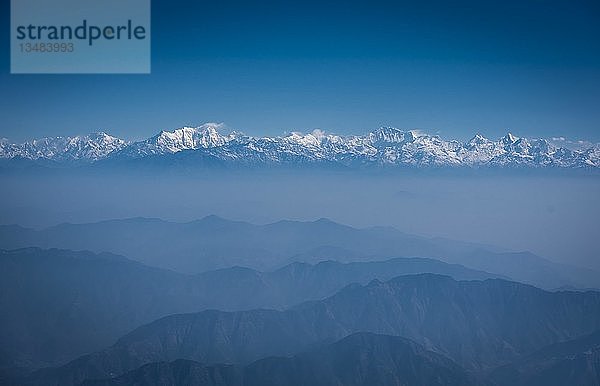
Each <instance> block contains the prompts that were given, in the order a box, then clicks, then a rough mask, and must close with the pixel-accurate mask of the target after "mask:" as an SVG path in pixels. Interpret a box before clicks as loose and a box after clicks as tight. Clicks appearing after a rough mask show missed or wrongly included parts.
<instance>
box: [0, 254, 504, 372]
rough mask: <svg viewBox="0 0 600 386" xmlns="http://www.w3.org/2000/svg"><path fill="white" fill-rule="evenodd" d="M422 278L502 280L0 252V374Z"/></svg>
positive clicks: (419, 269) (418, 264)
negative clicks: (193, 317)
mask: <svg viewBox="0 0 600 386" xmlns="http://www.w3.org/2000/svg"><path fill="white" fill-rule="evenodd" d="M425 272H429V273H438V274H443V275H449V276H452V277H454V278H456V279H467V280H471V279H486V278H497V277H498V276H497V275H492V274H488V273H485V272H481V271H475V270H471V269H468V268H465V267H463V266H460V265H456V264H447V263H443V262H441V261H436V260H432V259H422V258H412V259H402V258H398V259H393V260H387V261H380V262H365V263H348V264H341V263H337V262H333V261H328V262H321V263H319V264H316V265H310V264H305V263H292V264H289V265H287V266H285V267H283V268H280V269H278V270H275V271H271V272H259V271H255V270H252V269H248V268H241V267H231V268H225V269H220V270H217V271H209V272H204V273H202V274H199V275H184V274H180V273H176V272H173V271H169V270H164V269H159V268H153V267H148V266H145V265H142V264H140V263H136V262H134V261H131V260H128V259H126V258H123V257H120V256H116V255H111V254H107V253H103V254H98V255H97V254H93V253H90V252H74V251H68V250H58V249H52V250H43V249H38V248H25V249H20V250H14V251H2V250H0V294H2V296H0V309H2V310H5V312H2V313H0V341H1V342H2V345H1V346H0V369H1V368H2V367H16V366H17V367H27V368H35V367H39V366H48V365H56V364H59V363H63V362H66V361H68V360H71V359H73V358H75V357H77V356H80V355H82V354H84V353H87V352H90V351H95V350H99V349H101V348H103V347H105V346H107V345H109V344H112V343H113V342H114V341H115V340H116V339H117V338H118V337H119V336H121V335H123V334H125V333H126V332H128V331H130V330H131V329H133V328H135V327H138V326H139V325H141V324H144V323H149V322H151V321H153V320H155V319H157V318H160V317H163V316H167V315H170V314H175V313H182V312H197V311H201V310H206V309H220V310H230V311H237V310H248V309H252V308H277V309H283V308H285V307H289V306H293V305H296V304H299V303H301V302H304V301H307V300H319V299H323V298H325V297H327V296H331V295H333V294H334V293H335V292H337V291H339V290H340V289H342V288H343V287H345V286H347V285H349V284H351V283H362V284H366V283H368V282H369V281H371V280H373V279H380V280H389V279H391V278H393V277H395V276H398V275H406V274H415V273H425ZM0 384H1V382H0Z"/></svg>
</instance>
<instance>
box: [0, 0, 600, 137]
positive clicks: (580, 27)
mask: <svg viewBox="0 0 600 386" xmlns="http://www.w3.org/2000/svg"><path fill="white" fill-rule="evenodd" d="M450 3H452V4H450ZM599 4H600V3H598V1H597V0H596V1H591V0H589V1H578V0H575V1H541V0H531V1H524V0H521V1H503V2H490V1H457V2H447V1H427V0H425V1H418V2H416V1H415V2H414V3H410V2H401V1H400V2H390V3H387V2H376V1H375V2H374V1H370V2H323V1H320V2H312V1H303V2H270V3H269V2H261V3H260V4H259V3H254V4H252V2H248V1H246V2H232V1H215V2H210V3H209V2H194V4H189V3H188V2H184V1H180V0H174V1H163V2H159V1H156V0H155V1H153V3H152V74H151V75H10V74H9V56H8V53H9V40H8V39H9V5H8V1H6V0H4V1H2V6H1V7H2V9H1V12H0V14H1V15H2V16H1V17H2V24H3V26H4V27H3V28H2V32H1V36H0V38H1V39H0V44H1V54H0V55H1V56H0V59H1V60H0V104H1V107H0V136H3V137H8V138H10V139H13V140H22V139H28V138H33V137H39V136H44V135H68V134H82V133H87V132H91V131H96V130H105V131H108V132H110V133H112V134H114V135H117V136H120V137H124V138H127V139H139V138H143V137H148V136H150V135H153V134H154V133H156V132H157V131H159V130H161V129H171V128H176V127H179V126H183V125H199V124H201V123H203V122H208V121H210V122H224V123H226V124H227V125H228V126H229V127H230V128H232V129H236V130H241V131H244V132H246V133H248V134H252V135H274V134H281V133H283V132H288V131H292V130H298V131H310V130H312V129H315V128H321V129H324V130H326V131H331V132H336V133H340V134H348V133H364V132H366V131H368V130H371V129H373V128H376V127H379V126H395V127H401V128H406V129H413V128H420V129H424V130H425V131H428V132H432V133H439V134H440V135H442V136H443V137H448V138H458V139H467V138H468V137H470V136H471V135H473V134H474V133H475V132H480V133H482V134H484V135H486V136H489V137H499V136H501V135H503V134H504V133H505V132H506V131H507V130H511V131H513V132H514V133H516V134H518V135H524V136H532V137H540V136H544V137H551V136H560V135H562V136H568V137H570V138H573V139H590V140H594V141H600V123H599V122H600V108H599V106H600V23H598V20H600V5H599Z"/></svg>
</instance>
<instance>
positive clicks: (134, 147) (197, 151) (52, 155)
mask: <svg viewBox="0 0 600 386" xmlns="http://www.w3.org/2000/svg"><path fill="white" fill-rule="evenodd" d="M222 130H223V127H222V125H220V124H213V123H207V124H204V125H202V126H200V127H183V128H180V129H176V130H173V131H161V132H160V133H159V134H157V135H155V136H153V137H151V138H148V139H146V140H142V141H137V142H127V141H125V140H122V139H119V138H115V137H113V136H111V135H108V134H106V133H94V134H90V135H85V136H74V137H52V138H42V139H37V140H33V141H28V142H24V143H18V144H16V143H10V142H9V141H7V140H1V141H0V159H3V160H5V161H7V160H13V161H35V163H37V164H43V165H46V166H52V165H55V166H58V165H65V164H67V165H81V164H92V163H93V164H102V165H115V164H118V165H120V164H124V165H130V164H131V163H132V162H133V161H136V162H135V163H134V164H139V160H142V159H143V160H146V163H148V164H155V163H158V164H161V165H172V166H177V165H181V164H185V165H190V166H194V165H195V166H228V165H230V166H251V167H252V166H276V165H287V166H306V165H328V166H335V167H366V166H373V165H374V166H386V165H387V166H411V167H535V168H539V167H544V168H546V167H550V168H598V167H600V144H594V143H589V142H582V141H580V142H577V143H573V144H570V142H568V141H566V140H564V139H563V140H560V139H562V138H558V139H556V138H553V139H527V138H519V137H516V136H514V135H513V134H511V133H508V134H507V135H505V136H504V137H502V138H500V139H498V140H490V139H487V138H484V137H483V136H481V135H479V134H478V135H475V136H474V137H473V138H472V139H471V140H469V141H468V142H466V143H462V142H459V141H455V140H444V139H442V138H440V137H439V136H436V135H427V134H422V133H421V132H420V131H404V130H400V129H396V128H389V127H384V128H380V129H378V130H375V131H373V132H370V133H368V134H366V135H362V136H358V135H354V136H339V135H332V134H326V133H324V132H322V131H320V130H315V131H313V132H312V133H309V134H301V133H292V134H289V135H286V136H278V137H251V136H247V135H244V134H241V133H237V132H231V133H227V134H222V133H221V132H220V131H222ZM9 165H10V163H9Z"/></svg>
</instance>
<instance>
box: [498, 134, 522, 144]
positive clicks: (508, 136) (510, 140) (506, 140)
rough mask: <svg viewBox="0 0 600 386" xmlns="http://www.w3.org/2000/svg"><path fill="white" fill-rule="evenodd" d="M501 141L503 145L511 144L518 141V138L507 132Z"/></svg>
mask: <svg viewBox="0 0 600 386" xmlns="http://www.w3.org/2000/svg"><path fill="white" fill-rule="evenodd" d="M501 140H502V142H503V143H506V144H513V143H515V142H517V141H518V140H519V137H517V136H516V135H514V134H513V133H511V132H508V133H506V135H505V136H504V137H502V138H501Z"/></svg>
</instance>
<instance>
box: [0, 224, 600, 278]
mask: <svg viewBox="0 0 600 386" xmlns="http://www.w3.org/2000/svg"><path fill="white" fill-rule="evenodd" d="M99 235H102V237H99ZM24 247H40V248H61V249H70V250H88V251H92V252H98V253H100V252H110V253H114V254H118V255H122V256H126V257H127V258H129V259H133V260H136V261H138V262H141V263H143V264H147V265H150V266H155V267H160V268H167V269H171V270H175V271H178V272H182V273H188V274H194V273H200V272H204V271H210V270H215V269H219V268H226V267H231V266H236V265H237V266H241V267H248V268H252V269H257V270H261V271H271V270H275V269H278V268H281V267H283V266H285V265H287V264H290V263H292V262H305V263H318V262H320V261H324V260H335V261H339V262H355V261H363V262H364V261H375V260H387V259H391V258H396V257H425V258H434V259H438V260H442V261H445V262H448V263H454V264H461V265H464V266H466V267H469V268H471V269H475V270H479V271H485V272H489V273H491V274H496V275H501V276H504V277H508V278H510V279H513V280H517V281H521V282H524V283H529V284H533V285H536V286H538V287H542V288H546V289H555V288H559V287H565V288H568V287H573V288H599V287H600V274H599V273H598V272H596V271H594V270H590V269H585V268H578V267H573V266H570V265H566V264H559V263H555V262H552V261H549V260H546V259H544V258H542V257H539V256H536V255H534V254H532V253H529V252H506V251H503V250H501V249H499V248H496V247H493V246H485V245H480V244H474V243H466V242H460V241H454V240H448V239H442V238H426V237H419V236H415V235H411V234H407V233H403V232H400V231H399V230H397V229H395V228H392V227H371V228H365V229H358V228H353V227H350V226H346V225H343V224H338V223H336V222H333V221H331V220H328V219H324V218H322V219H319V220H316V221H307V222H302V221H287V220H286V221H278V222H275V223H271V224H266V225H255V224H251V223H247V222H243V221H231V220H227V219H224V218H220V217H217V216H207V217H204V218H202V219H200V220H196V221H191V222H187V223H176V222H169V221H164V220H160V219H150V218H130V219H122V220H109V221H101V222H97V223H87V224H61V225H57V226H53V227H49V228H45V229H41V230H34V229H28V228H23V227H20V226H17V225H4V226H0V248H3V249H17V248H24Z"/></svg>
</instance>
